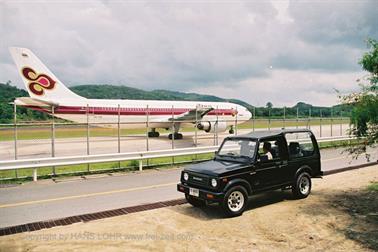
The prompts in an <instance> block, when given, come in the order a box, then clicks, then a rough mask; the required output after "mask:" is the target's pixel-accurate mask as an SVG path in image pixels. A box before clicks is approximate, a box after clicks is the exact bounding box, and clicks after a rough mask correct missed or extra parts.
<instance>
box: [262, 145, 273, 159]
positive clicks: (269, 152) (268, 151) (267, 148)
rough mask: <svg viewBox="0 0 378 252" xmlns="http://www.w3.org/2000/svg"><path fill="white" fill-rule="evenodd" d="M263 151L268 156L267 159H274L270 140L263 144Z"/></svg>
mask: <svg viewBox="0 0 378 252" xmlns="http://www.w3.org/2000/svg"><path fill="white" fill-rule="evenodd" d="M263 153H264V155H265V156H266V157H267V160H272V159H273V155H272V145H271V144H270V143H269V142H264V145H263Z"/></svg>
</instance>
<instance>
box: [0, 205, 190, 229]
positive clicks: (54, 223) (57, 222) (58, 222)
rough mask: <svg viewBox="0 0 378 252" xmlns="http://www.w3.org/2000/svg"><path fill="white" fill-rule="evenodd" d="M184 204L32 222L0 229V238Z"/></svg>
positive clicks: (130, 208) (126, 209) (115, 210)
mask: <svg viewBox="0 0 378 252" xmlns="http://www.w3.org/2000/svg"><path fill="white" fill-rule="evenodd" d="M185 203H186V200H185V199H175V200H168V201H161V202H156V203H151V204H144V205H138V206H131V207H124V208H119V209H113V210H108V211H102V212H96V213H89V214H82V215H76V216H70V217H65V218H59V219H54V220H47V221H38V222H33V223H27V224H22V225H16V226H11V227H5V228H0V236H5V235H12V234H17V233H24V232H31V231H36V230H40V229H47V228H52V227H58V226H66V225H71V224H74V223H79V222H88V221H93V220H99V219H105V218H110V217H115V216H120V215H126V214H129V213H136V212H141V211H146V210H152V209H158V208H163V207H168V206H177V205H182V204H185Z"/></svg>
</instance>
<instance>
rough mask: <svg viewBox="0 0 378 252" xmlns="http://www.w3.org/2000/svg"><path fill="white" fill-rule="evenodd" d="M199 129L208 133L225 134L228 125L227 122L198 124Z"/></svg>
mask: <svg viewBox="0 0 378 252" xmlns="http://www.w3.org/2000/svg"><path fill="white" fill-rule="evenodd" d="M197 128H198V129H199V130H203V131H205V132H207V133H214V132H217V133H218V132H224V131H226V129H227V123H226V122H218V123H217V122H209V121H206V122H199V123H198V124H197Z"/></svg>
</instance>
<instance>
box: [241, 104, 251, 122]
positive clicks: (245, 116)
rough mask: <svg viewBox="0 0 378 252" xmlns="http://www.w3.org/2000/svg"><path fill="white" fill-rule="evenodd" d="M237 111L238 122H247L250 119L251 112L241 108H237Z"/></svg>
mask: <svg viewBox="0 0 378 252" xmlns="http://www.w3.org/2000/svg"><path fill="white" fill-rule="evenodd" d="M238 111H239V114H238V115H239V116H240V117H239V120H243V121H244V120H245V121H248V120H249V119H251V117H252V114H251V112H249V110H248V109H247V108H245V107H243V106H238Z"/></svg>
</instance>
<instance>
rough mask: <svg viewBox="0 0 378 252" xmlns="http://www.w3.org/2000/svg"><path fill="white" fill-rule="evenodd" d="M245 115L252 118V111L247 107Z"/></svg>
mask: <svg viewBox="0 0 378 252" xmlns="http://www.w3.org/2000/svg"><path fill="white" fill-rule="evenodd" d="M245 117H246V119H247V120H249V119H251V118H252V113H251V112H249V110H248V109H245Z"/></svg>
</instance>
